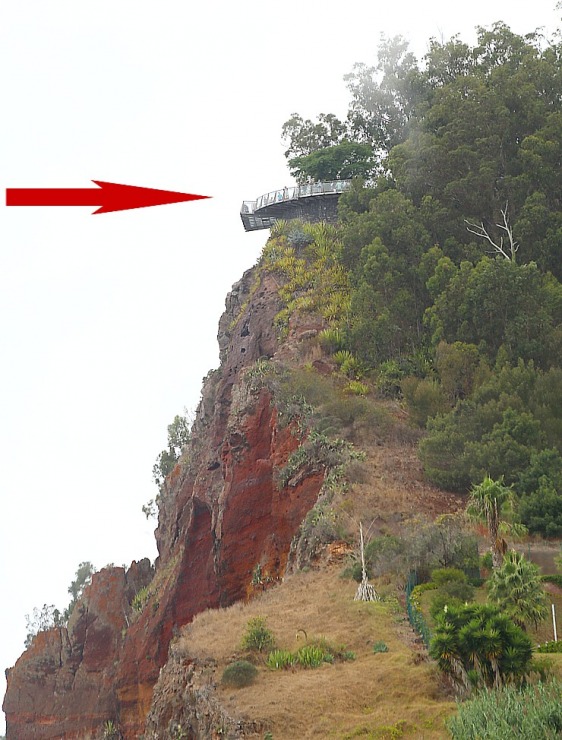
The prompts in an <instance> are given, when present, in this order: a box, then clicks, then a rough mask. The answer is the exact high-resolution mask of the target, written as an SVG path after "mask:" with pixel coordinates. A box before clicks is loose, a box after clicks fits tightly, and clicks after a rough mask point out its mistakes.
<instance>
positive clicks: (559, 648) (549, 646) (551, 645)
mask: <svg viewBox="0 0 562 740" xmlns="http://www.w3.org/2000/svg"><path fill="white" fill-rule="evenodd" d="M536 652H537V653H562V642H561V641H559V642H555V641H554V640H549V641H548V642H545V643H543V644H542V645H539V646H538V647H537V648H536Z"/></svg>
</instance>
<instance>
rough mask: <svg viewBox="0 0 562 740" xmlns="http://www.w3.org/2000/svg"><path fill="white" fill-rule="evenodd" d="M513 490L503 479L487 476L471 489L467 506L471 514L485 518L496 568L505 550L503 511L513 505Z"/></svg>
mask: <svg viewBox="0 0 562 740" xmlns="http://www.w3.org/2000/svg"><path fill="white" fill-rule="evenodd" d="M512 500H513V492H512V490H511V488H507V487H506V486H504V485H503V484H502V481H501V480H499V481H495V480H492V478H490V477H489V476H486V477H485V478H484V480H483V481H482V483H480V484H479V485H477V486H473V487H472V489H471V490H470V499H469V502H468V506H467V513H468V515H469V516H473V517H479V518H484V519H485V520H486V525H487V527H488V534H489V537H490V551H491V553H492V561H493V564H494V568H499V567H500V565H501V563H502V556H503V554H504V551H505V542H504V540H503V539H502V538H501V537H500V536H499V532H500V524H501V523H502V513H504V512H505V510H506V509H507V508H508V507H509V506H510V505H511V503H512Z"/></svg>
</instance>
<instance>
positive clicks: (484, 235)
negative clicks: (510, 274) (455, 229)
mask: <svg viewBox="0 0 562 740" xmlns="http://www.w3.org/2000/svg"><path fill="white" fill-rule="evenodd" d="M507 206H508V203H506V204H505V208H503V209H501V210H500V212H501V215H502V220H503V224H496V226H497V227H498V229H501V230H502V231H504V232H505V234H506V237H507V243H505V246H504V237H503V236H500V241H499V244H497V243H496V242H495V241H494V240H493V239H492V237H491V236H490V234H489V233H488V230H487V229H486V227H485V226H484V222H483V221H481V222H480V225H478V224H474V223H472V221H467V219H466V218H465V220H464V222H465V224H468V226H467V227H466V230H467V231H469V232H470V233H471V234H474V235H475V236H479V237H480V238H481V239H486V241H488V242H490V244H491V245H492V247H493V248H494V249H493V252H492V253H495V254H501V255H502V256H503V257H505V259H506V260H510V261H511V262H515V255H516V254H517V250H518V249H519V243H518V242H516V241H515V240H514V238H513V229H512V228H511V226H510V225H509V215H508V212H507ZM506 250H507V251H506Z"/></svg>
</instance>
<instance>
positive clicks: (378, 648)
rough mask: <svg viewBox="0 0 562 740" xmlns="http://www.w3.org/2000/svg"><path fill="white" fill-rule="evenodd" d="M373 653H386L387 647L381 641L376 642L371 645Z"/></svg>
mask: <svg viewBox="0 0 562 740" xmlns="http://www.w3.org/2000/svg"><path fill="white" fill-rule="evenodd" d="M373 653H388V645H387V644H386V642H383V641H382V640H378V641H377V642H375V643H374V644H373Z"/></svg>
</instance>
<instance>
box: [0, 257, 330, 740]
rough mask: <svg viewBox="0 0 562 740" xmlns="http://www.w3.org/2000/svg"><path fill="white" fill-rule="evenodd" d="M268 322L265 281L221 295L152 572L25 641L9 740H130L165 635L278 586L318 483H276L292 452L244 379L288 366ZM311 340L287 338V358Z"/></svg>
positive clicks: (91, 596) (269, 281)
mask: <svg viewBox="0 0 562 740" xmlns="http://www.w3.org/2000/svg"><path fill="white" fill-rule="evenodd" d="M280 308H281V301H280V298H279V294H278V284H277V282H276V280H275V278H274V276H273V275H272V274H271V273H269V272H267V271H265V270H261V269H260V268H259V267H256V268H252V269H251V270H248V271H247V272H246V273H245V274H244V276H243V277H242V279H241V280H240V281H239V282H238V283H236V284H235V285H234V286H233V289H232V291H231V292H230V294H229V295H228V297H227V300H226V310H225V313H224V314H223V316H222V318H221V320H220V324H219V336H218V339H219V346H220V358H221V362H220V367H219V369H218V370H215V371H213V372H211V373H209V375H208V376H207V378H206V379H205V381H204V384H203V389H202V397H201V402H200V404H199V407H198V410H197V415H196V419H195V422H194V425H193V429H192V438H191V442H190V444H189V446H188V448H187V449H186V450H185V451H184V453H183V455H182V457H181V459H180V460H179V462H178V464H177V465H176V467H175V469H174V470H173V471H172V473H171V474H170V476H169V477H168V479H167V481H166V483H165V486H164V487H163V490H162V494H161V500H160V505H159V522H158V528H157V530H156V539H157V544H158V552H159V557H158V559H157V562H156V567H155V571H154V572H153V569H152V567H151V565H150V563H148V561H142V562H141V563H138V564H137V563H133V565H132V566H131V568H129V569H128V570H127V571H125V569H123V568H106V569H104V570H102V571H100V572H99V573H98V574H96V575H95V576H94V578H93V579H92V583H91V585H90V586H89V587H88V588H87V589H86V590H85V593H84V596H83V598H82V600H81V601H80V602H79V603H78V605H77V607H76V609H75V611H74V613H73V615H72V617H71V619H70V621H69V624H68V626H67V627H64V628H56V629H52V630H49V631H47V632H42V633H40V634H39V635H37V636H36V637H35V639H34V640H33V643H32V645H31V646H30V648H29V649H28V650H26V651H25V652H24V653H23V655H22V656H21V657H20V658H19V660H18V661H17V663H16V665H15V666H14V667H13V668H11V669H9V670H8V671H7V683H8V687H7V692H6V696H5V699H4V704H3V709H4V711H5V713H6V720H7V737H8V738H17V740H28V739H31V738H33V739H36V738H37V739H39V738H41V739H43V738H45V739H46V738H61V737H64V738H81V739H82V740H88V739H89V738H98V737H108V736H111V735H108V734H107V733H108V732H111V731H112V728H117V727H118V728H119V731H120V732H121V734H122V737H123V738H130V739H131V740H132V739H133V738H138V737H140V736H141V735H142V733H143V731H144V728H145V721H146V717H147V714H148V712H149V709H150V705H151V701H152V696H153V689H154V686H155V684H156V681H157V679H158V677H159V674H160V670H161V668H162V667H163V666H164V665H165V663H166V661H167V659H168V649H169V646H170V642H171V640H172V637H173V636H174V634H176V633H177V630H179V628H180V627H181V626H182V625H185V624H187V623H188V622H190V621H191V620H192V618H193V617H194V615H196V614H197V613H199V612H201V611H202V610H204V609H208V608H213V607H219V606H227V605H229V604H231V603H233V602H234V601H236V600H238V599H241V598H243V597H245V596H246V595H247V592H248V589H249V587H250V583H251V580H252V571H253V569H254V568H255V567H256V565H258V564H259V565H260V567H261V568H262V570H263V571H264V572H267V573H268V574H269V577H270V578H271V579H273V580H274V579H275V578H277V577H281V576H282V575H283V573H284V570H285V567H286V564H287V558H288V555H289V549H290V545H291V542H292V540H293V538H294V536H295V534H296V533H297V531H298V529H299V526H300V524H301V522H302V520H303V518H304V517H305V515H306V513H307V512H308V511H309V510H310V509H311V507H312V506H313V505H314V504H315V502H316V500H317V497H318V494H319V491H320V488H321V486H322V482H323V477H324V475H323V472H322V471H321V470H312V471H310V472H309V474H307V475H306V476H302V477H301V478H300V479H299V480H295V481H292V483H291V485H290V486H286V487H283V488H282V489H280V488H278V487H277V485H276V483H275V476H274V471H275V470H276V469H277V468H279V467H281V466H283V465H285V463H286V462H287V459H288V458H289V456H290V454H291V453H292V452H293V451H294V450H295V449H296V448H297V447H298V446H299V439H298V435H296V434H295V433H294V428H293V426H292V425H291V423H286V422H285V423H283V424H281V423H279V419H278V411H277V409H276V407H275V404H274V403H272V394H271V392H270V390H268V388H267V387H266V386H261V387H257V386H256V385H253V384H252V383H251V382H250V380H249V377H248V373H247V371H248V369H249V368H250V367H251V366H253V365H255V363H256V362H257V361H258V360H260V359H262V360H263V359H264V358H268V359H271V358H275V357H276V355H277V354H278V353H280V352H281V353H282V354H283V355H284V359H285V360H286V359H287V354H288V353H289V354H290V352H291V350H290V343H289V344H288V343H287V342H285V343H284V344H283V345H281V344H280V343H279V342H278V339H277V336H276V332H275V329H274V319H275V317H276V315H277V314H278V312H279V310H280ZM316 324H318V322H316ZM316 328H318V327H316ZM315 331H316V329H315V328H312V329H311V326H309V325H306V324H303V325H302V326H296V327H295V326H294V327H292V328H291V332H290V338H291V340H292V342H293V345H294V346H296V345H298V342H299V336H301V335H302V336H303V337H309V336H310V334H311V332H312V333H315Z"/></svg>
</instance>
